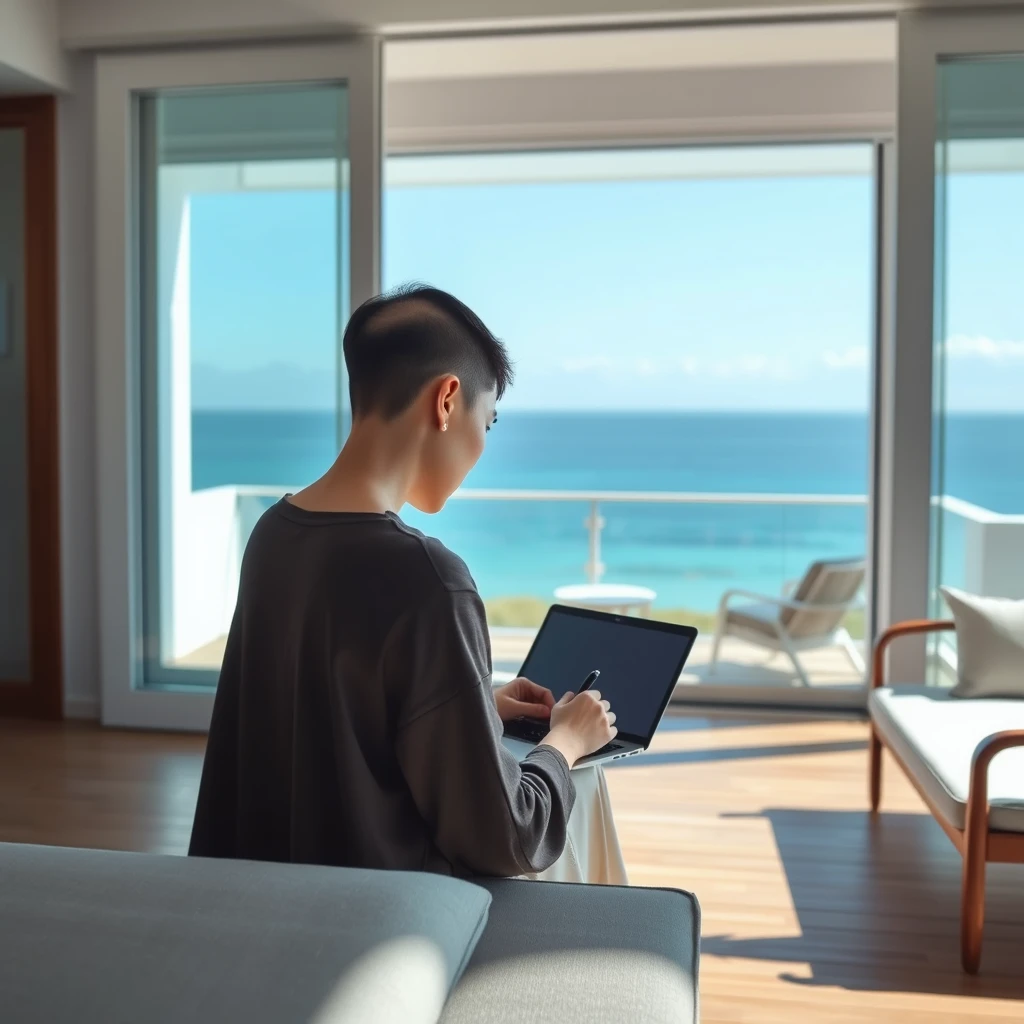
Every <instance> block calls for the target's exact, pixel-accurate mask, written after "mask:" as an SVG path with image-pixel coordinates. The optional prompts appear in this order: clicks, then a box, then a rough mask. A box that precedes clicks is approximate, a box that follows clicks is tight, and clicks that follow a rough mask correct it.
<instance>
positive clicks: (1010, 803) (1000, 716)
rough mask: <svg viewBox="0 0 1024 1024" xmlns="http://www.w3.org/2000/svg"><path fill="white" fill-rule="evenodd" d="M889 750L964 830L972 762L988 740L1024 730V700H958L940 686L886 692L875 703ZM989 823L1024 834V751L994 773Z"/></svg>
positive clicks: (876, 694)
mask: <svg viewBox="0 0 1024 1024" xmlns="http://www.w3.org/2000/svg"><path fill="white" fill-rule="evenodd" d="M868 707H869V709H870V711H871V719H872V721H873V722H874V723H875V727H876V728H877V729H878V731H879V732H880V733H881V735H882V736H883V737H884V738H885V741H886V743H887V744H888V745H889V746H890V747H892V749H893V750H894V751H895V752H896V754H897V755H898V756H899V758H900V760H901V761H902V762H903V763H904V764H905V765H906V767H907V769H908V770H909V771H911V772H912V773H913V775H914V777H915V778H916V779H917V780H918V782H920V784H921V787H922V788H923V789H924V791H925V792H926V793H927V794H928V796H929V798H930V799H931V801H932V802H933V803H934V804H935V806H936V807H937V808H938V810H939V811H940V813H941V814H942V815H943V817H945V818H946V820H947V821H949V822H950V824H952V825H953V826H955V827H956V828H959V829H962V828H963V827H964V820H965V818H966V814H967V795H968V790H969V788H970V778H971V774H970V773H971V759H972V757H973V756H974V751H975V750H976V749H977V746H978V744H979V743H980V742H981V741H982V740H983V739H985V738H986V737H987V736H991V735H992V734H993V733H996V732H1003V731H1004V730H1006V729H1024V700H1001V699H997V698H984V699H977V700H965V699H963V698H956V697H953V696H952V695H951V694H950V691H949V690H946V689H942V688H940V687H936V686H896V687H889V686H883V687H880V688H879V689H877V690H872V692H871V696H870V697H869V699H868ZM988 794H989V808H990V810H989V824H990V826H991V827H992V828H994V829H1001V830H1003V831H1007V832H1024V747H1018V748H1014V749H1011V750H1004V751H1003V752H1002V753H1000V754H997V755H996V757H995V758H994V759H993V761H992V764H991V765H990V766H989V773H988Z"/></svg>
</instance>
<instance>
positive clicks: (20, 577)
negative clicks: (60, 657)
mask: <svg viewBox="0 0 1024 1024" xmlns="http://www.w3.org/2000/svg"><path fill="white" fill-rule="evenodd" d="M24 253H25V132H24V131H23V130H22V129H21V128H0V493H2V494H3V496H4V497H3V500H2V501H0V680H2V681H11V682H16V683H18V684H22V685H24V686H27V685H28V683H29V679H30V676H31V664H30V661H31V659H30V647H31V644H30V634H29V628H30V623H29V606H30V600H29V542H28V523H29V515H28V490H29V488H28V408H27V401H26V400H27V391H26V386H25V385H26V373H25V371H26V334H25V260H24Z"/></svg>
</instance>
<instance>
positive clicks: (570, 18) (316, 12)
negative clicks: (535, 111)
mask: <svg viewBox="0 0 1024 1024" xmlns="http://www.w3.org/2000/svg"><path fill="white" fill-rule="evenodd" d="M24 2H27V0H24ZM1019 3H1020V0H988V5H989V6H1000V5H1012V4H1019ZM969 6H972V4H971V2H970V0H796V2H793V0H429V2H424V0H304V2H303V3H300V4H295V3H288V2H286V0H173V2H170V0H62V3H61V33H62V38H63V40H64V42H65V44H66V45H68V46H73V47H90V46H120V45H130V44H138V43H142V42H149V43H152V42H174V41H185V40H195V39H226V38H239V37H244V36H270V35H291V36H299V35H309V34H311V33H319V32H334V33H338V32H345V31H352V30H353V29H356V30H364V31H365V30H374V31H384V32H395V33H397V32H410V31H412V32H416V31H431V30H433V31H437V30H444V29H449V28H479V29H487V28H501V27H507V26H510V25H514V26H516V27H524V26H527V27H529V26H544V27H552V26H557V25H564V24H567V23H571V24H585V23H587V22H591V23H600V24H609V23H623V24H629V23H636V22H647V23H650V22H654V21H666V20H683V19H689V20H696V19H701V18H705V19H706V18H709V17H711V18H715V17H718V18H721V17H736V16H745V17H747V18H749V17H751V16H757V15H760V16H765V15H770V14H776V15H778V14H794V13H796V14H808V13H823V14H849V13H851V12H855V13H870V14H878V13H885V12H887V11H895V10H899V9H906V8H911V7H946V8H949V7H969Z"/></svg>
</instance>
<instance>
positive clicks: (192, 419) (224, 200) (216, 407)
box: [98, 40, 380, 728]
mask: <svg viewBox="0 0 1024 1024" xmlns="http://www.w3.org/2000/svg"><path fill="white" fill-rule="evenodd" d="M379 72H380V69H379V54H378V46H377V44H376V43H375V42H374V41H369V40H367V41H361V42H358V43H350V44H344V45H333V46H311V47H295V48H280V47H278V48H274V49H267V50H259V49H256V50H239V51H225V52H224V53H222V54H219V55H218V54H215V53H209V54H205V53H201V52H196V53H191V54H188V55H180V56H179V55H170V54H165V55H160V56H156V57H146V58H130V57H126V58H118V57H112V58H109V59H104V60H103V61H101V70H100V89H99V97H100V100H99V102H100V107H99V112H98V113H99V122H100V123H99V138H100V146H99V147H98V148H99V151H100V153H101V154H103V158H104V159H105V160H107V159H109V161H110V163H111V168H110V172H109V173H110V174H111V176H112V179H111V180H107V179H105V180H104V182H103V184H102V185H101V204H100V211H99V214H100V220H101V224H102V230H101V231H100V235H101V240H100V247H101V251H103V253H104V255H105V256H106V257H107V258H108V260H107V264H106V265H103V271H102V273H103V283H104V285H105V288H104V290H103V291H102V293H101V310H100V315H101V323H102V324H103V328H104V329H103V332H102V334H101V342H102V343H103V344H104V345H105V346H106V355H107V356H108V358H109V360H110V364H109V366H110V369H111V371H112V372H114V374H115V379H114V380H110V379H109V378H108V377H106V376H104V377H103V379H102V380H101V382H100V389H101V392H102V394H101V405H100V410H101V418H102V423H101V430H104V431H106V432H107V433H108V435H109V439H110V440H111V441H113V442H114V445H115V447H114V448H113V449H112V450H113V451H123V452H124V453H125V455H126V459H125V471H124V472H123V474H122V472H111V473H110V480H109V481H108V484H109V488H110V490H109V492H107V491H104V493H103V496H102V498H101V501H102V502H104V503H107V504H109V505H110V509H109V516H107V517H105V518H104V526H103V532H102V536H101V543H102V544H103V546H104V557H103V568H104V571H105V572H111V571H112V570H113V569H114V567H115V566H117V564H118V562H119V560H120V559H124V560H126V563H127V566H128V567H129V573H128V595H129V597H128V602H127V605H126V606H121V607H114V606H113V605H116V602H113V603H110V602H108V604H107V606H106V608H105V609H104V638H103V639H104V657H105V658H106V657H107V656H108V652H109V654H110V656H111V658H112V659H113V662H112V664H113V668H114V671H112V672H109V673H108V672H105V674H104V693H103V716H104V720H105V721H107V722H110V723H119V724H139V725H148V724H159V725H163V726H173V725H179V726H185V727H195V728H203V727H204V726H205V723H206V721H207V719H208V716H209V711H210V707H211V702H212V693H213V689H214V686H215V684H216V681H217V672H218V669H219V666H220V661H221V657H222V654H223V648H224V642H225V638H226V634H227V631H228V627H229V625H230V621H231V616H232V612H233V610H234V604H235V598H236V594H237V587H238V576H239V569H240V562H241V555H242V551H243V549H244V547H245V543H246V540H247V538H248V535H249V532H250V531H251V529H252V527H253V525H254V524H255V521H256V519H257V518H258V517H259V516H260V514H261V513H262V512H263V510H264V509H265V508H266V507H267V506H268V505H269V504H270V503H271V502H273V501H275V500H277V499H278V498H279V497H280V496H281V495H282V494H284V493H285V492H287V491H289V490H293V489H296V488H299V487H301V486H304V485H305V484H306V483H308V482H310V481H311V480H312V479H314V478H315V477H316V476H318V475H319V474H320V473H322V472H323V471H324V470H325V469H326V468H327V466H328V465H329V464H330V462H331V460H332V459H333V458H334V455H335V454H336V453H337V450H338V446H339V444H340V442H341V440H342V439H343V437H344V436H345V433H346V431H347V427H348V419H349V417H348V410H347V382H346V380H345V377H344V372H343V371H344V365H343V360H342V358H341V337H342V332H343V328H344V323H345V321H346V319H347V317H348V313H349V309H350V307H351V305H352V303H353V302H359V301H362V300H363V299H364V298H367V297H369V295H371V294H373V293H374V292H375V291H376V290H377V289H378V280H377V278H378V269H377V268H378V263H379V259H378V252H379V240H378V225H379V203H380V152H379V139H380V131H379V117H380V106H379V94H380V91H379ZM121 112H127V114H128V116H127V117H124V118H123V119H122V118H119V116H118V115H119V114H120V113H121ZM104 147H106V148H107V150H109V149H112V152H110V153H108V152H107V151H106V150H105V149H104ZM126 158H127V159H126ZM119 160H123V161H124V165H125V166H127V167H129V168H131V172H130V174H129V175H128V176H127V177H126V176H125V175H124V174H123V173H122V174H121V175H120V177H119V176H118V175H117V172H116V166H117V164H118V162H119ZM108 218H109V221H110V223H109V225H108V220H107V219H108ZM120 225H123V227H124V235H123V236H119V235H118V234H117V226H120ZM124 239H127V240H128V244H127V246H126V245H125V244H124ZM111 253H114V254H115V255H116V257H117V258H116V261H115V262H114V263H112V264H111V263H110V261H109V256H110V254H111ZM119 308H120V309H123V310H125V311H126V314H127V315H126V316H125V317H118V316H117V313H116V311H117V310H118V309H119ZM119 356H120V357H121V359H122V364H121V366H120V368H119V369H118V368H116V367H115V366H114V364H115V362H116V361H117V358H118V357H119ZM126 370H127V373H126V372H125V371H126ZM121 388H124V391H123V392H122V391H121ZM122 395H124V396H127V401H126V402H124V403H123V405H122V404H119V402H118V400H119V399H121V398H122ZM108 403H110V405H108ZM111 469H113V467H111ZM121 500H125V505H124V507H122V506H121V504H120V502H121ZM125 512H127V518H125V514H124V513H125ZM111 517H112V519H113V522H111ZM115 524H116V525H115ZM122 552H123V554H122ZM119 556H120V558H119ZM117 584H121V585H123V577H120V578H119V579H117V580H116V581H115V580H113V579H112V580H111V586H112V587H113V586H115V585H117Z"/></svg>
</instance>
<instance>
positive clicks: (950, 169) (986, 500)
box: [930, 54, 1024, 682]
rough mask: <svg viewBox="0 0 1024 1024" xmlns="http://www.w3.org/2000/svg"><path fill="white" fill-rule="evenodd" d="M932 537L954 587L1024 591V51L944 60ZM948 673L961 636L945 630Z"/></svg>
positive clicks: (939, 658) (940, 612)
mask: <svg viewBox="0 0 1024 1024" xmlns="http://www.w3.org/2000/svg"><path fill="white" fill-rule="evenodd" d="M936 99H937V110H938V118H937V122H936V124H937V129H936V130H937V147H936V159H937V167H936V189H937V194H936V205H935V210H936V224H935V239H936V251H935V293H936V307H935V308H936V324H935V342H936V345H935V383H936V387H935V395H936V403H937V404H936V416H935V423H936V433H935V438H934V452H935V455H934V474H935V475H934V490H933V494H934V497H933V505H934V510H935V511H934V520H933V521H934V524H935V529H934V536H933V557H932V577H931V583H932V586H931V591H930V601H931V609H930V611H931V614H933V615H935V616H943V617H945V616H948V614H949V610H948V608H947V607H946V605H945V602H944V600H943V597H942V592H941V588H942V587H944V586H949V587H955V588H961V589H965V590H967V591H969V592H971V593H975V594H982V595H984V596H987V597H1010V598H1024V303H1022V301H1021V296H1022V294H1024V54H1022V55H1020V56H993V57H989V56H985V57H962V56H961V57H956V56H951V57H943V58H941V59H940V61H939V64H938V68H937V95H936ZM932 655H933V658H932V661H933V666H932V667H933V672H934V675H935V678H936V679H937V681H939V682H944V681H947V680H949V679H950V678H951V677H952V676H953V675H954V674H955V667H956V646H955V634H944V635H942V636H941V637H939V638H936V640H935V641H934V646H933V649H932Z"/></svg>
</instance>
